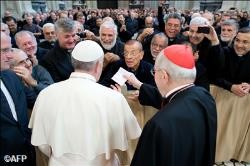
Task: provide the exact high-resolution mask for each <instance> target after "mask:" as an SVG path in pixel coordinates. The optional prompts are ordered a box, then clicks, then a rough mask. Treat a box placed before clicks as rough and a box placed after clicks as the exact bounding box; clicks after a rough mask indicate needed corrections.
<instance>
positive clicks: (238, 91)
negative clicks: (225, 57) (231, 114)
mask: <svg viewBox="0 0 250 166" xmlns="http://www.w3.org/2000/svg"><path fill="white" fill-rule="evenodd" d="M249 89H250V88H249V85H246V84H244V83H243V84H233V85H232V87H231V92H233V93H234V94H235V95H237V96H239V97H243V96H245V95H247V94H248V93H249Z"/></svg>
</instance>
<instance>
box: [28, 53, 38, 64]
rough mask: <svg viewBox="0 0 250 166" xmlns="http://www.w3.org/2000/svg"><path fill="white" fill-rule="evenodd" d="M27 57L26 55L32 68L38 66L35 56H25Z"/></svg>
mask: <svg viewBox="0 0 250 166" xmlns="http://www.w3.org/2000/svg"><path fill="white" fill-rule="evenodd" d="M27 55H28V57H29V59H30V60H31V62H32V66H36V65H38V60H37V58H36V55H35V54H27Z"/></svg>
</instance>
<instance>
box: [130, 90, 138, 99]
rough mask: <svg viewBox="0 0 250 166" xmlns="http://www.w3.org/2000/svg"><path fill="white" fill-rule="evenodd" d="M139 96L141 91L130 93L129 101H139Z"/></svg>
mask: <svg viewBox="0 0 250 166" xmlns="http://www.w3.org/2000/svg"><path fill="white" fill-rule="evenodd" d="M138 96H139V90H136V91H128V95H127V97H128V99H131V100H138Z"/></svg>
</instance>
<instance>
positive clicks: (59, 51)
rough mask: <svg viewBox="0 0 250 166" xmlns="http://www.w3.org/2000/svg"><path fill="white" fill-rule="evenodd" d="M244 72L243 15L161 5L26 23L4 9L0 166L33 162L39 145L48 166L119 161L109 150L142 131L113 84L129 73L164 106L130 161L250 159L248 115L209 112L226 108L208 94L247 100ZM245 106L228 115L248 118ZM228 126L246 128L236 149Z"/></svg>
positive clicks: (134, 85)
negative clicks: (216, 91)
mask: <svg viewBox="0 0 250 166" xmlns="http://www.w3.org/2000/svg"><path fill="white" fill-rule="evenodd" d="M249 66H250V15H249V14H248V12H247V11H243V12H242V11H239V10H228V11H224V12H209V11H190V10H185V11H178V10H176V9H175V8H169V9H167V8H165V6H163V5H162V3H160V4H159V7H158V10H152V9H82V8H76V9H72V10H64V11H50V12H46V13H35V14H31V13H24V15H23V20H17V19H16V18H15V17H14V16H12V14H11V13H10V12H9V11H5V15H4V17H3V18H2V22H1V112H0V114H1V119H0V121H1V133H0V140H1V141H0V142H1V159H0V162H1V163H4V165H8V164H10V165H13V162H7V161H6V155H8V156H14V157H16V156H17V155H20V154H21V155H25V156H26V158H25V160H24V161H22V163H20V162H17V164H19V165H22V164H23V165H32V166H33V165H34V166H35V165H36V160H37V159H36V153H38V149H35V146H38V147H39V150H40V151H41V152H42V153H44V154H45V155H46V156H48V157H49V165H82V164H83V165H107V166H108V165H120V162H119V158H118V157H117V155H116V152H115V150H121V151H125V150H127V148H128V140H129V139H135V138H138V137H140V135H141V129H140V127H139V125H138V122H137V121H136V118H135V116H134V115H133V112H132V111H131V109H130V108H129V105H128V103H127V102H126V99H125V98H124V97H123V96H122V95H121V94H120V93H119V92H117V91H121V87H120V86H119V85H117V83H116V82H114V80H112V77H113V75H114V74H115V73H116V72H117V71H118V70H119V69H120V67H122V68H124V69H125V70H127V71H128V72H130V73H131V75H130V77H128V76H124V77H125V78H126V80H127V82H126V87H127V89H128V90H138V91H139V94H138V96H137V97H138V99H139V101H140V103H141V104H143V105H149V106H153V107H155V108H157V109H159V110H160V111H159V112H158V113H156V115H155V116H154V117H153V118H152V119H150V120H149V122H148V123H147V124H146V125H145V127H144V128H143V130H142V135H141V137H140V139H139V142H138V146H137V148H136V151H135V155H134V157H133V159H132V162H131V165H136V166H137V165H138V166H140V165H150V166H154V165H155V166H159V165H171V166H174V165H190V166H191V165H192V166H201V165H202V166H205V165H207V166H211V165H213V164H215V163H219V164H220V162H222V163H223V162H225V161H229V160H230V159H235V160H238V161H239V162H241V163H243V164H244V163H246V164H247V163H250V131H249V127H250V120H249V119H250V118H244V119H239V118H237V117H235V116H234V117H232V116H228V117H227V119H222V118H221V117H223V116H221V115H222V114H223V111H227V110H220V108H217V110H216V104H218V102H222V101H218V100H216V98H215V96H213V97H214V98H213V97H212V95H213V93H214V91H212V89H211V85H212V84H213V85H216V86H218V87H220V88H222V89H224V90H226V91H227V92H229V93H230V95H233V96H235V97H237V100H238V98H239V100H246V101H249V99H250V95H249V94H250V67H249ZM210 93H211V94H210ZM223 102H225V101H223ZM246 103H247V102H246ZM249 103H250V102H248V103H247V106H245V107H244V106H242V105H241V106H240V108H239V106H235V107H232V108H228V109H230V111H234V112H235V111H241V112H244V115H243V117H249V116H250V109H249V108H250V106H249ZM235 105H237V103H235ZM222 109H223V107H222ZM28 110H30V111H28ZM31 113H32V115H30V114H31ZM217 115H220V116H217ZM221 121H223V125H221V123H219V122H221ZM227 121H228V122H229V121H230V123H227ZM232 121H234V122H235V124H233V123H231V122H232ZM28 124H29V127H30V128H31V129H32V131H31V129H30V128H28ZM229 124H230V125H236V126H237V127H238V128H239V130H240V129H242V130H243V129H244V131H241V132H240V134H239V135H234V136H233V135H232V137H235V140H236V141H234V143H232V141H231V143H232V144H230V141H227V140H228V139H229V140H230V139H231V138H229V136H228V137H224V136H223V135H227V134H228V133H227V132H228V131H232V130H233V128H230V125H229ZM242 126H244V127H242ZM31 135H32V139H31ZM239 138H244V139H240V140H241V141H238V142H237V139H239ZM225 147H230V148H225ZM224 148H225V149H224ZM8 161H9V160H8ZM47 164H48V163H47Z"/></svg>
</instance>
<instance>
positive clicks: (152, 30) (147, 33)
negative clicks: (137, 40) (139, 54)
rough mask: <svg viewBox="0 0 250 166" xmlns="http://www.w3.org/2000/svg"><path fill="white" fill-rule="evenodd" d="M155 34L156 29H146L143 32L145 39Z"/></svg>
mask: <svg viewBox="0 0 250 166" xmlns="http://www.w3.org/2000/svg"><path fill="white" fill-rule="evenodd" d="M153 33H154V28H145V29H144V30H143V32H142V35H143V37H144V38H145V37H147V36H149V35H151V34H153Z"/></svg>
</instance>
